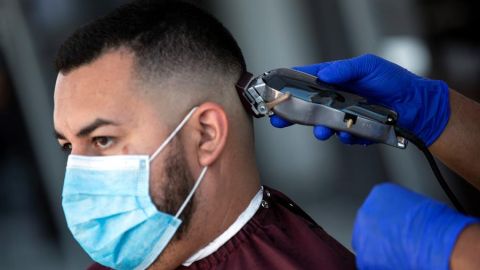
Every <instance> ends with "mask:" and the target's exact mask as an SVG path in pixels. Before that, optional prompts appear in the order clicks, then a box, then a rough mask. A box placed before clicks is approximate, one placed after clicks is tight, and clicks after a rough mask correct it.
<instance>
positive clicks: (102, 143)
mask: <svg viewBox="0 0 480 270" xmlns="http://www.w3.org/2000/svg"><path fill="white" fill-rule="evenodd" d="M93 144H94V145H95V147H98V148H100V149H106V148H108V147H110V146H111V145H112V144H113V139H112V138H110V137H95V138H93Z"/></svg>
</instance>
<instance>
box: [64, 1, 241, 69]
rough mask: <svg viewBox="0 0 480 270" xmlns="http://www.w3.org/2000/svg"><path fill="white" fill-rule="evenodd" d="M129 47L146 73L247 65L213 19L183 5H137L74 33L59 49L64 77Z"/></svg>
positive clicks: (141, 2) (232, 41)
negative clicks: (116, 50) (104, 54)
mask: <svg viewBox="0 0 480 270" xmlns="http://www.w3.org/2000/svg"><path fill="white" fill-rule="evenodd" d="M122 47H125V48H127V49H129V50H131V51H132V52H133V53H134V54H135V56H136V63H137V67H140V68H142V71H149V72H154V73H161V72H165V71H172V70H173V71H176V70H184V69H186V68H189V67H190V68H191V67H195V68H205V69H213V70H215V71H223V72H228V71H232V72H235V73H238V76H240V75H241V74H242V73H243V72H244V71H245V70H246V67H245V60H244V58H243V55H242V52H241V50H240V48H239V47H238V45H237V42H236V41H235V39H234V38H233V36H232V35H231V34H230V32H229V31H228V30H227V29H226V28H225V27H224V26H223V25H222V24H221V23H220V22H219V21H218V20H217V19H215V18H214V17H213V16H212V15H210V14H208V13H207V12H205V11H203V10H202V9H200V8H198V7H196V6H194V5H192V4H189V3H186V2H182V1H172V0H164V1H162V0H137V1H132V2H130V3H128V4H125V5H123V6H120V7H118V8H117V9H115V10H114V11H112V12H111V13H109V14H107V15H106V16H104V17H101V18H99V19H96V20H95V21H93V22H91V23H89V24H87V25H85V26H83V27H81V28H79V29H78V30H76V31H75V32H74V33H73V34H72V35H71V36H70V37H69V38H68V39H67V40H66V41H65V42H64V43H63V44H62V45H61V46H60V49H59V50H58V54H57V57H56V59H55V65H56V68H57V71H58V72H61V73H63V74H66V73H68V72H70V71H72V70H74V69H76V68H78V67H80V66H82V65H86V64H89V63H91V62H93V61H95V60H96V59H97V58H99V57H100V56H102V54H103V53H105V52H107V51H109V50H115V49H119V48H122Z"/></svg>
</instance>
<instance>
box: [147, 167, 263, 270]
mask: <svg viewBox="0 0 480 270" xmlns="http://www.w3.org/2000/svg"><path fill="white" fill-rule="evenodd" d="M227 165H228V164H227ZM242 165H243V166H242ZM242 165H240V164H235V166H226V167H232V169H231V170H227V169H224V168H221V166H217V167H220V169H219V168H210V169H209V174H210V176H209V179H205V181H204V183H202V185H204V186H202V187H201V188H199V190H198V193H197V194H196V197H197V196H198V197H197V198H195V199H194V202H195V206H194V213H193V215H192V219H191V222H190V225H191V226H190V227H189V228H188V229H187V231H186V233H185V234H184V235H183V236H182V238H181V239H180V240H178V241H172V242H171V243H170V244H169V246H168V247H167V248H166V249H165V251H164V252H163V253H162V255H161V256H160V257H159V258H158V259H157V260H156V261H155V262H154V263H153V264H152V266H151V267H150V268H149V269H152V270H157V269H175V268H177V267H178V266H180V265H181V264H182V263H183V262H185V261H186V260H187V259H188V258H189V257H190V256H191V255H193V254H194V253H195V252H197V251H198V250H200V249H201V248H203V247H204V246H206V245H208V244H209V243H210V242H212V241H213V240H214V239H216V238H217V237H218V236H220V235H221V234H222V233H223V232H224V231H225V230H227V229H228V228H229V227H230V226H231V225H232V224H233V223H234V222H235V220H236V219H237V218H238V216H239V215H240V214H241V213H242V212H243V211H244V210H245V209H246V208H247V206H248V205H249V204H250V201H251V200H252V198H253V197H254V196H255V194H256V193H257V192H258V190H259V189H260V179H259V174H258V171H257V170H256V167H253V168H252V167H251V166H250V165H251V164H242ZM242 167H243V168H242ZM225 172H228V175H225ZM234 172H239V173H234Z"/></svg>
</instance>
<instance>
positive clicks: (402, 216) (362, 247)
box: [352, 184, 480, 270]
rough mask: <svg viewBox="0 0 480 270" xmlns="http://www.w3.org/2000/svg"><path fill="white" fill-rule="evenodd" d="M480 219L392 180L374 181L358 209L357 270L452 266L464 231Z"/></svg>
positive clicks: (354, 247) (355, 240) (354, 235)
mask: <svg viewBox="0 0 480 270" xmlns="http://www.w3.org/2000/svg"><path fill="white" fill-rule="evenodd" d="M475 222H480V220H478V219H475V218H472V217H467V216H464V215H462V214H460V213H457V212H455V211H454V210H452V209H451V208H449V207H448V206H446V205H444V204H441V203H439V202H437V201H434V200H431V199H429V198H426V197H424V196H421V195H419V194H417V193H414V192H411V191H409V190H407V189H405V188H402V187H400V186H398V185H394V184H380V185H378V186H376V187H375V188H374V189H373V190H372V191H371V193H370V194H369V196H368V198H367V199H366V201H365V202H364V204H363V205H362V207H361V208H360V210H359V211H358V213H357V217H356V220H355V225H354V229H353V240H352V246H353V249H354V250H355V252H356V256H357V267H358V268H359V269H404V270H407V269H437V270H441V269H449V261H450V256H451V254H452V251H453V247H454V245H455V241H456V239H457V238H458V236H459V234H460V233H461V232H462V230H463V229H464V228H465V227H466V226H467V225H469V224H472V223H475Z"/></svg>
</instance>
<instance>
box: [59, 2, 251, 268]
mask: <svg viewBox="0 0 480 270" xmlns="http://www.w3.org/2000/svg"><path fill="white" fill-rule="evenodd" d="M56 66H57V69H58V72H59V74H58V78H57V83H56V88H55V97H54V100H55V108H54V123H55V130H56V132H57V137H58V140H59V143H60V144H61V145H62V147H63V148H65V149H67V150H70V151H71V152H72V154H78V155H88V156H99V155H118V154H149V155H151V154H152V153H153V152H154V151H155V150H156V149H157V148H158V146H159V145H160V144H161V143H162V142H163V141H164V140H165V139H166V137H167V135H168V134H169V133H170V132H171V131H172V129H173V128H174V127H175V126H176V125H177V124H178V123H179V122H180V120H181V119H182V118H183V117H184V116H185V115H186V114H187V113H188V111H189V110H190V109H191V108H192V107H194V106H198V109H197V110H196V111H195V113H194V114H193V116H192V117H191V119H190V120H189V122H188V123H187V125H186V126H185V127H184V128H183V129H182V131H181V132H180V133H179V135H177V138H176V139H175V140H174V141H173V142H172V144H171V145H169V146H168V147H167V148H166V150H165V151H164V152H165V153H163V152H162V154H161V155H160V156H159V157H158V158H156V159H155V160H154V161H152V163H151V165H150V166H151V172H150V194H151V196H152V198H153V201H154V203H155V205H156V206H157V208H158V209H159V210H162V211H166V212H169V213H171V214H174V213H175V211H176V210H178V207H180V204H181V203H182V201H183V200H184V199H185V197H186V194H187V193H188V191H189V190H190V188H191V186H192V185H193V181H194V180H195V179H196V177H197V176H198V174H199V172H200V170H201V168H202V167H203V166H209V167H210V169H209V171H208V173H207V176H206V178H205V181H204V183H202V186H201V187H200V188H199V190H198V192H197V194H196V197H195V198H194V200H193V202H192V203H191V205H190V206H192V207H193V208H190V209H189V210H187V211H186V212H184V213H185V215H184V216H183V219H184V220H185V223H186V224H187V225H184V227H183V232H182V233H183V234H180V235H179V237H177V238H178V239H177V241H176V242H175V243H172V244H171V245H170V247H169V249H167V250H166V251H165V252H164V254H162V256H164V257H165V258H164V260H163V262H162V263H163V264H164V265H170V266H175V265H176V264H178V262H179V261H178V260H180V262H181V260H182V259H185V258H184V257H185V256H188V255H189V252H190V253H191V251H192V250H195V249H198V248H199V247H201V245H204V244H205V242H207V243H208V241H209V240H211V238H212V237H215V236H217V235H218V233H219V232H221V231H222V230H223V229H225V226H227V225H229V224H230V223H231V221H232V219H233V220H234V218H236V216H235V215H237V214H236V212H238V211H239V210H241V208H242V207H244V206H243V205H244V204H245V203H246V202H247V201H246V199H245V197H247V199H248V197H249V196H251V195H252V194H251V193H252V192H251V190H252V188H253V189H255V188H258V175H257V173H256V170H255V164H254V157H253V138H252V126H251V120H250V118H249V117H248V116H247V115H246V114H245V112H244V111H243V108H242V106H241V103H240V100H239V98H238V96H237V94H236V92H235V88H234V85H235V83H236V81H237V80H238V78H239V77H240V75H241V74H242V73H243V72H244V71H245V63H244V60H243V56H242V54H241V51H240V49H239V48H238V46H237V44H236V42H235V40H234V39H233V37H232V36H231V35H230V33H229V32H228V31H227V30H226V29H225V28H224V27H223V26H222V25H221V24H220V23H219V22H218V21H216V20H215V19H214V18H213V17H211V16H210V15H209V14H207V13H205V12H203V11H201V10H200V9H198V8H196V7H194V6H192V5H189V4H185V3H181V2H174V1H160V0H152V1H134V2H132V3H130V4H127V5H125V6H122V7H120V8H118V9H117V10H115V11H113V12H112V13H110V14H109V15H107V16H105V17H103V18H100V19H98V20H96V21H94V22H92V23H90V24H88V25H86V26H84V27H82V28H80V29H78V30H77V31H76V32H75V33H74V34H73V35H72V36H70V37H69V38H68V39H67V40H66V41H65V43H64V44H63V45H62V46H61V48H60V50H59V52H58V56H57V59H56ZM234 170H235V171H234ZM236 170H238V172H237V171H236ZM242 178H248V179H242ZM239 179H242V181H240V180H239ZM214 203H219V204H224V205H221V206H216V205H213V204H214ZM189 222H190V224H189ZM200 230H202V231H200ZM187 242H190V243H187ZM172 254H173V255H172ZM190 255H191V254H190ZM182 256H183V257H182Z"/></svg>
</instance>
